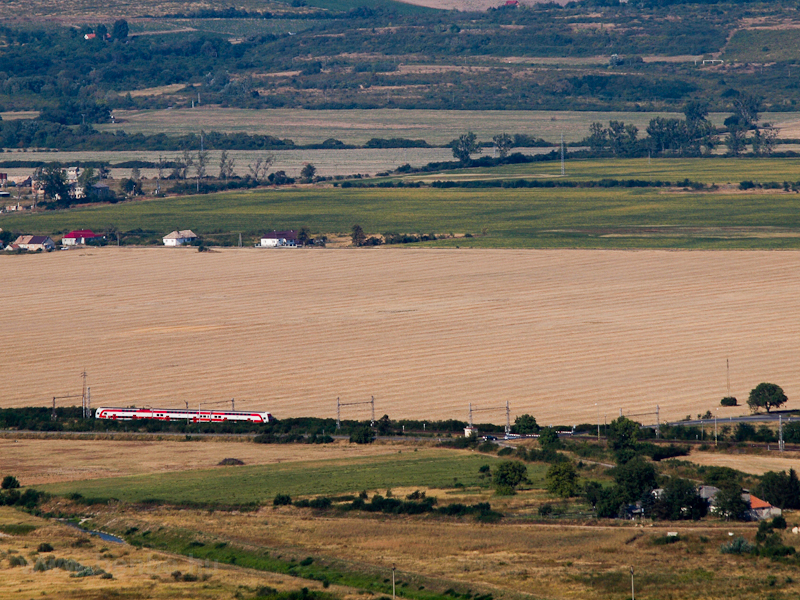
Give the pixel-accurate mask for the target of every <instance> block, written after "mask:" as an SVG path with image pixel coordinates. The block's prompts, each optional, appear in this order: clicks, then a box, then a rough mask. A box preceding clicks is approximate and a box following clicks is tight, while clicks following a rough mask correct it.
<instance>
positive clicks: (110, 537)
mask: <svg viewBox="0 0 800 600" xmlns="http://www.w3.org/2000/svg"><path fill="white" fill-rule="evenodd" d="M59 520H60V521H61V522H62V523H64V525H67V526H68V527H72V528H73V529H77V530H78V531H82V532H83V533H88V534H89V535H93V536H96V537H99V538H100V539H101V540H103V541H104V542H112V543H114V544H125V543H127V542H125V540H123V539H122V538H121V537H117V536H115V535H111V534H110V533H103V532H102V531H92V530H91V529H84V528H83V527H81V526H79V525H76V524H75V523H73V522H71V521H64V520H61V519H59Z"/></svg>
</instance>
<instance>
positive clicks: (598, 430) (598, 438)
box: [594, 402, 600, 442]
mask: <svg viewBox="0 0 800 600" xmlns="http://www.w3.org/2000/svg"><path fill="white" fill-rule="evenodd" d="M594 407H595V408H596V409H597V441H598V442H599V441H600V405H599V404H598V403H597V402H595V403H594Z"/></svg>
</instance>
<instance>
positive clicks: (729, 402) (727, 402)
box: [719, 396, 739, 406]
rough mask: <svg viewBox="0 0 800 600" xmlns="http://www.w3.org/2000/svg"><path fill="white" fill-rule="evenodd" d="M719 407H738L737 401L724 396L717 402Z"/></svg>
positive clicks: (731, 397)
mask: <svg viewBox="0 0 800 600" xmlns="http://www.w3.org/2000/svg"><path fill="white" fill-rule="evenodd" d="M719 404H720V406H739V401H738V400H736V398H734V397H733V396H725V397H724V398H723V399H722V400H720V401H719Z"/></svg>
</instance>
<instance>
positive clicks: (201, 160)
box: [194, 150, 208, 182]
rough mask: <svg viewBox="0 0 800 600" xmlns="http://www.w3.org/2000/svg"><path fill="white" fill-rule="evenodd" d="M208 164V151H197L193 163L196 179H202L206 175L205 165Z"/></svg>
mask: <svg viewBox="0 0 800 600" xmlns="http://www.w3.org/2000/svg"><path fill="white" fill-rule="evenodd" d="M207 165H208V151H207V150H200V151H198V152H197V160H196V162H195V165H194V170H195V174H196V175H197V180H198V182H199V180H201V179H204V178H205V176H206V166H207Z"/></svg>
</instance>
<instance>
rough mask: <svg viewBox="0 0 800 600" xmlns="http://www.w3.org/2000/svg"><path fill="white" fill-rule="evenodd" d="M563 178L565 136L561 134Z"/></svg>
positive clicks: (562, 172) (562, 169)
mask: <svg viewBox="0 0 800 600" xmlns="http://www.w3.org/2000/svg"><path fill="white" fill-rule="evenodd" d="M561 176H562V177H563V176H564V134H563V133H562V134H561Z"/></svg>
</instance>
